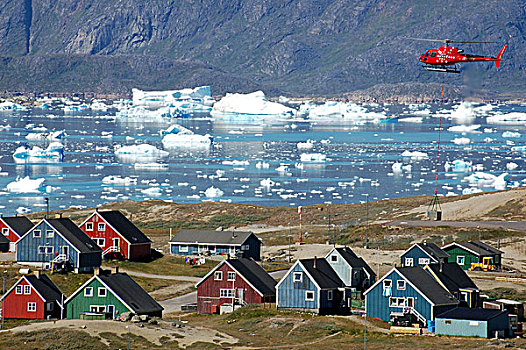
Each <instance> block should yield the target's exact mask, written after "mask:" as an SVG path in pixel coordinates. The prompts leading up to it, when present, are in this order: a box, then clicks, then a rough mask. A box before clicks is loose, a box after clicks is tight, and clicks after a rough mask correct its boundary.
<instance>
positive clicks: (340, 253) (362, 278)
mask: <svg viewBox="0 0 526 350" xmlns="http://www.w3.org/2000/svg"><path fill="white" fill-rule="evenodd" d="M325 259H326V260H327V262H328V263H329V265H331V267H332V268H333V270H334V271H335V272H336V274H337V275H338V277H340V279H341V280H342V282H343V284H344V285H345V286H346V287H348V288H354V289H356V290H358V291H361V292H364V291H365V290H367V289H368V288H369V287H370V286H371V285H372V284H373V283H374V282H376V274H375V273H374V271H373V269H371V267H370V266H369V265H367V263H366V262H365V260H363V259H362V258H359V257H358V256H357V255H356V254H355V253H354V252H353V251H352V250H351V248H349V247H344V248H333V249H332V250H331V251H330V252H329V253H328V254H327V255H326V256H325Z"/></svg>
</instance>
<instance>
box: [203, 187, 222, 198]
mask: <svg viewBox="0 0 526 350" xmlns="http://www.w3.org/2000/svg"><path fill="white" fill-rule="evenodd" d="M223 194H224V192H223V191H221V190H220V189H219V188H216V187H214V186H212V187H208V188H207V189H206V191H205V197H207V198H217V197H221V196H222V195H223Z"/></svg>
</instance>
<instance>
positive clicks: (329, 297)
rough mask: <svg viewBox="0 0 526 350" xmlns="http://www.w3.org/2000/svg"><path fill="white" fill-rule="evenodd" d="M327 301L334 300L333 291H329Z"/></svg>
mask: <svg viewBox="0 0 526 350" xmlns="http://www.w3.org/2000/svg"><path fill="white" fill-rule="evenodd" d="M327 300H332V290H328V291H327Z"/></svg>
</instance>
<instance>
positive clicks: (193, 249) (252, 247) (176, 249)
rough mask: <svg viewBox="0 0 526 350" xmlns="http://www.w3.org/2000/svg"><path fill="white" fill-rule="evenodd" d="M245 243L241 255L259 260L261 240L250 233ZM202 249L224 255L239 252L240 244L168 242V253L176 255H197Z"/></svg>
mask: <svg viewBox="0 0 526 350" xmlns="http://www.w3.org/2000/svg"><path fill="white" fill-rule="evenodd" d="M245 245H248V248H249V249H248V250H244V251H243V257H245V258H253V259H254V260H256V261H259V260H261V241H260V240H259V239H258V238H257V237H256V235H254V234H252V235H250V236H249V238H248V239H247V240H246V241H245ZM181 246H183V247H188V251H181ZM202 250H207V251H208V252H209V253H210V254H211V255H226V254H232V253H235V254H237V253H239V252H240V251H241V246H239V245H216V244H208V243H206V242H200V243H189V244H181V243H170V253H171V254H177V255H198V254H199V253H201V251H202Z"/></svg>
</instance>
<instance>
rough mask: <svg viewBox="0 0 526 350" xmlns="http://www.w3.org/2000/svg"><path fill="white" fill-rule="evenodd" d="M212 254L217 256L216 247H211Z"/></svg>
mask: <svg viewBox="0 0 526 350" xmlns="http://www.w3.org/2000/svg"><path fill="white" fill-rule="evenodd" d="M210 253H212V254H215V253H216V246H215V245H213V246H210Z"/></svg>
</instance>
